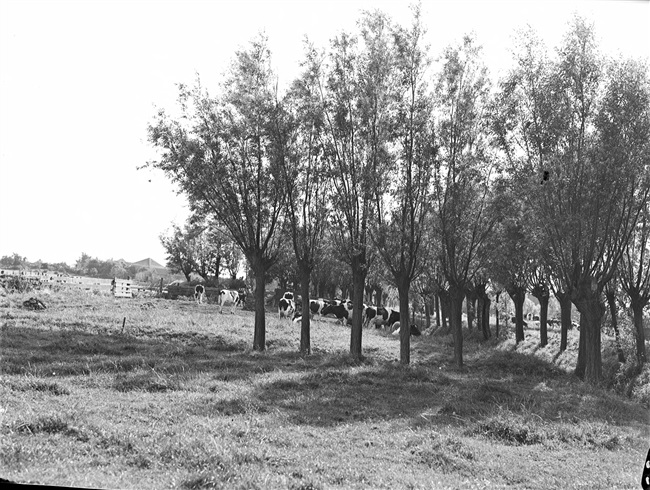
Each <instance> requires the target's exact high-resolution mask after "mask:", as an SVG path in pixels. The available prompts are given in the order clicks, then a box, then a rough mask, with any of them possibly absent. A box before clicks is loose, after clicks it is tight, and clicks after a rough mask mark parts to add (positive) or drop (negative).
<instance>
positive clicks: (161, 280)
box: [158, 277, 163, 296]
mask: <svg viewBox="0 0 650 490" xmlns="http://www.w3.org/2000/svg"><path fill="white" fill-rule="evenodd" d="M162 286H163V278H162V277H161V278H160V287H159V288H158V296H162Z"/></svg>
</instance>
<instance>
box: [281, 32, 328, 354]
mask: <svg viewBox="0 0 650 490" xmlns="http://www.w3.org/2000/svg"><path fill="white" fill-rule="evenodd" d="M320 62H321V59H320V55H319V54H318V53H317V52H316V50H315V49H314V48H313V46H311V45H310V44H309V43H306V54H305V60H304V62H303V64H302V66H303V72H302V74H301V75H300V76H299V77H298V78H297V79H296V80H295V81H294V82H293V84H292V86H291V88H290V90H289V93H288V94H287V96H286V98H285V101H284V107H285V110H284V112H283V117H282V118H281V119H279V123H278V125H277V134H278V138H277V139H278V141H279V142H281V144H282V147H281V151H280V152H279V154H280V155H281V158H280V159H279V163H280V168H281V170H282V174H283V180H284V184H285V192H286V198H287V201H286V206H287V222H288V224H289V227H290V230H291V238H292V243H293V249H294V252H295V257H296V262H297V266H298V272H299V275H300V294H301V297H302V318H301V329H300V351H301V352H302V353H303V354H310V353H311V335H310V308H309V290H310V287H309V286H310V281H311V275H312V272H313V271H314V269H315V267H316V263H317V260H318V258H319V256H321V255H322V253H323V237H324V232H325V229H326V225H327V218H328V214H329V192H328V189H329V187H330V186H329V183H328V179H327V178H326V170H327V169H326V165H325V157H324V152H323V144H322V138H321V132H322V128H323V114H322V112H321V110H320V99H319V90H318V89H319V79H318V76H319V64H320Z"/></svg>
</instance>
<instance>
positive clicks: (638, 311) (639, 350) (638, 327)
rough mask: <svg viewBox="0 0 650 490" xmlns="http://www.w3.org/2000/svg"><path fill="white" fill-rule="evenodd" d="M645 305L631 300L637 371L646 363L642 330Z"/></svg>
mask: <svg viewBox="0 0 650 490" xmlns="http://www.w3.org/2000/svg"><path fill="white" fill-rule="evenodd" d="M644 307H645V303H644V302H642V301H639V300H637V301H634V300H632V313H633V314H634V330H635V332H636V359H637V361H638V362H639V369H640V368H641V367H643V364H645V361H646V352H645V332H644V330H643V308H644Z"/></svg>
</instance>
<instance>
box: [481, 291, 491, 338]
mask: <svg viewBox="0 0 650 490" xmlns="http://www.w3.org/2000/svg"><path fill="white" fill-rule="evenodd" d="M491 303H492V301H491V300H490V298H489V297H488V295H487V294H486V295H485V298H484V299H483V318H482V323H481V329H482V330H483V338H484V339H485V340H488V339H489V338H490V337H492V331H491V330H490V304H491Z"/></svg>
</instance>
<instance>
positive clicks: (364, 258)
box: [319, 12, 396, 358]
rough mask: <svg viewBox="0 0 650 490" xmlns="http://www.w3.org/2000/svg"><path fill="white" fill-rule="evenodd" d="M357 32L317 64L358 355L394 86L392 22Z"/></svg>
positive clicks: (363, 25)
mask: <svg viewBox="0 0 650 490" xmlns="http://www.w3.org/2000/svg"><path fill="white" fill-rule="evenodd" d="M358 25H359V31H360V32H359V34H358V35H350V34H347V33H343V34H341V35H339V36H338V37H336V38H335V39H334V40H333V41H332V42H331V48H330V51H329V53H328V57H327V59H326V60H324V63H323V65H321V67H320V76H319V78H320V79H321V85H320V86H321V88H320V94H321V95H320V99H321V110H322V112H323V118H324V126H323V132H322V138H323V143H324V146H325V154H326V156H327V159H328V162H329V167H330V173H329V178H330V183H331V185H332V194H333V197H332V214H331V223H332V225H333V231H334V236H335V237H336V241H337V242H338V248H339V251H340V254H339V255H340V257H341V259H342V260H344V261H345V262H347V263H348V264H349V265H350V268H351V271H352V303H353V313H352V328H351V333H350V354H351V355H352V356H353V357H355V358H359V357H361V344H362V320H363V319H362V311H363V293H364V286H365V279H366V276H367V274H368V268H369V264H368V248H369V239H370V237H369V228H368V227H369V222H370V219H371V216H372V209H373V203H374V196H375V189H376V188H377V187H378V186H380V185H384V178H383V176H384V175H385V171H386V168H387V164H388V159H389V158H390V154H389V151H388V145H389V141H390V139H391V136H390V132H391V130H392V126H391V123H392V121H391V118H390V115H391V111H392V109H393V107H394V91H395V87H396V83H395V79H394V74H395V70H394V68H393V66H394V63H395V60H394V55H393V50H392V45H391V26H390V20H389V19H388V18H387V17H386V15H385V14H382V13H380V12H372V13H365V14H364V15H363V16H362V18H361V20H360V21H359V24H358Z"/></svg>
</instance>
